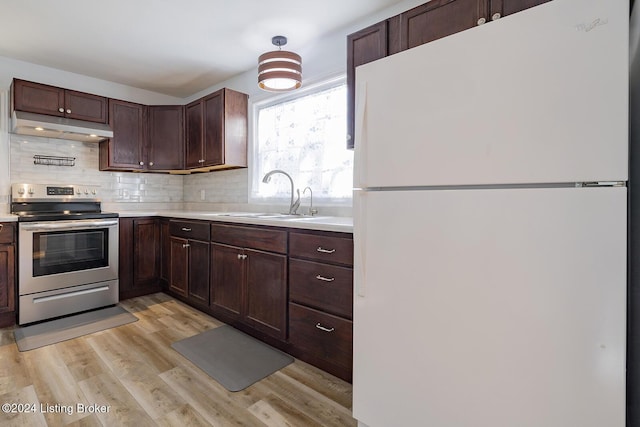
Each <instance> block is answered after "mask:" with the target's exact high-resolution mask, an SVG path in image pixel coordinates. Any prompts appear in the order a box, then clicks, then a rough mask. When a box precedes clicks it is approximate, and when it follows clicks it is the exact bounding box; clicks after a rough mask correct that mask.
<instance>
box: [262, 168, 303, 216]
mask: <svg viewBox="0 0 640 427" xmlns="http://www.w3.org/2000/svg"><path fill="white" fill-rule="evenodd" d="M276 173H281V174H283V175H284V176H286V177H287V178H289V181H290V182H291V204H290V205H289V215H297V213H296V211H297V210H298V207H299V206H300V190H297V191H298V199H297V200H296V201H295V202H294V201H293V178H291V175H289V174H288V173H286V172H285V171H283V170H280V169H274V170H272V171H271V172H267V174H266V175H265V176H264V177H263V178H262V182H264V183H265V184H266V183H268V182H269V181H271V175H273V174H276Z"/></svg>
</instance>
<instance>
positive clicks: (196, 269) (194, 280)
mask: <svg viewBox="0 0 640 427" xmlns="http://www.w3.org/2000/svg"><path fill="white" fill-rule="evenodd" d="M189 297H190V298H192V299H194V300H195V301H197V302H199V303H201V304H204V305H207V306H208V305H209V242H201V241H199V240H189Z"/></svg>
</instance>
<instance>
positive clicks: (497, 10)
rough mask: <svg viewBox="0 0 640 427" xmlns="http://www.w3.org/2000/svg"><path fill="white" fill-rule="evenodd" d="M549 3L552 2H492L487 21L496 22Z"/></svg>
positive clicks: (536, 0) (545, 0) (503, 0)
mask: <svg viewBox="0 0 640 427" xmlns="http://www.w3.org/2000/svg"><path fill="white" fill-rule="evenodd" d="M549 1H551V0H491V10H490V11H489V15H488V16H487V21H488V20H489V19H491V20H493V21H495V20H496V19H500V18H501V17H503V16H507V15H511V14H514V13H517V12H520V11H522V10H525V9H529V8H531V7H534V6H538V5H540V4H543V3H547V2H549Z"/></svg>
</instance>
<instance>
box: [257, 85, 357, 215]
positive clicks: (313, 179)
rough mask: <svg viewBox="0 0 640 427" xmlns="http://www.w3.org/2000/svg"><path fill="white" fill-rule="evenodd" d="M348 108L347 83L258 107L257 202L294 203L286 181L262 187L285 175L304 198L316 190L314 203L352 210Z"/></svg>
mask: <svg viewBox="0 0 640 427" xmlns="http://www.w3.org/2000/svg"><path fill="white" fill-rule="evenodd" d="M294 96H295V97H294ZM346 106H347V87H346V84H345V83H344V79H341V80H340V81H338V82H336V81H333V82H331V83H327V84H324V85H322V86H318V87H315V88H311V89H309V90H308V91H307V92H306V93H302V94H295V95H292V96H289V97H287V98H285V99H283V98H279V99H278V100H277V101H275V102H274V101H271V102H268V103H262V104H259V105H256V109H255V113H256V114H255V117H256V123H257V126H256V134H255V135H254V150H253V162H252V164H253V165H254V166H253V171H252V172H253V173H252V178H251V193H250V196H251V200H252V201H253V202H273V201H276V200H277V201H283V200H286V201H289V198H290V197H291V183H290V182H289V180H288V179H286V177H284V176H283V175H274V176H273V177H272V179H271V182H269V183H268V184H265V183H263V182H262V177H264V175H265V174H266V173H267V172H269V171H271V170H273V169H281V170H283V171H285V172H286V173H288V174H289V175H291V177H292V178H293V181H294V183H295V187H296V189H300V192H301V193H302V191H303V189H304V188H305V187H307V186H308V187H310V188H311V189H312V190H313V199H314V203H316V202H317V203H318V204H351V197H352V196H351V195H352V187H353V152H352V151H350V150H347V148H346V142H345V135H346V133H347V130H346V123H347V122H346V117H347V114H346V108H347V107H346ZM294 198H295V195H294Z"/></svg>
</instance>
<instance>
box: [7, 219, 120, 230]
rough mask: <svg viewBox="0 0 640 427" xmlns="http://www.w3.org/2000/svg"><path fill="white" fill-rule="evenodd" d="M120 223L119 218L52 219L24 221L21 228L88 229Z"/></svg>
mask: <svg viewBox="0 0 640 427" xmlns="http://www.w3.org/2000/svg"><path fill="white" fill-rule="evenodd" d="M116 225H118V220H117V219H111V220H98V221H82V220H80V221H52V222H48V223H46V224H45V223H42V222H40V223H37V222H33V223H22V224H20V225H19V226H20V228H21V229H23V230H28V231H52V230H86V229H88V228H105V227H114V226H116Z"/></svg>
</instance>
